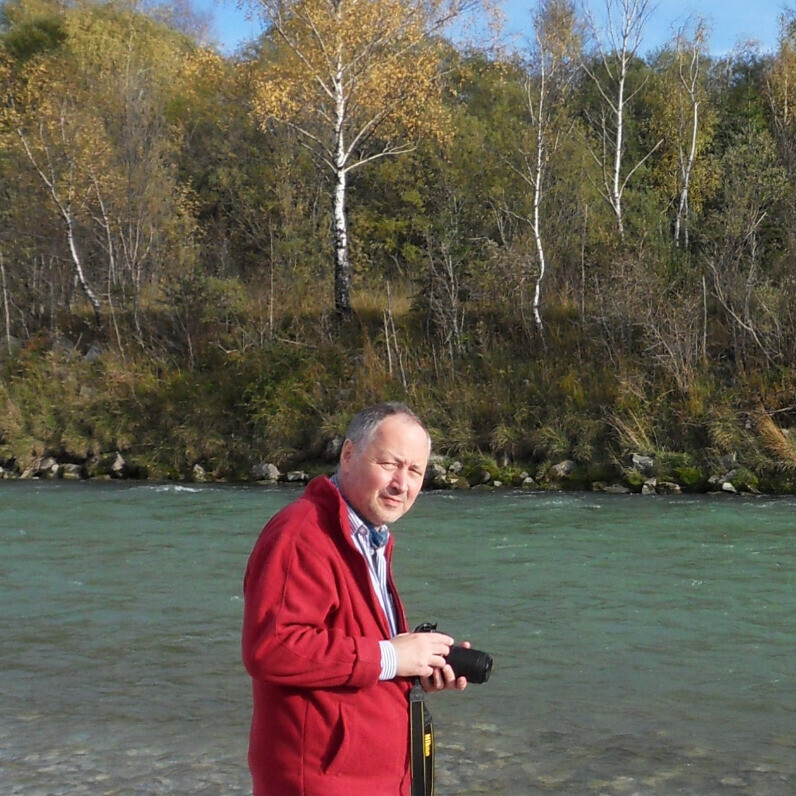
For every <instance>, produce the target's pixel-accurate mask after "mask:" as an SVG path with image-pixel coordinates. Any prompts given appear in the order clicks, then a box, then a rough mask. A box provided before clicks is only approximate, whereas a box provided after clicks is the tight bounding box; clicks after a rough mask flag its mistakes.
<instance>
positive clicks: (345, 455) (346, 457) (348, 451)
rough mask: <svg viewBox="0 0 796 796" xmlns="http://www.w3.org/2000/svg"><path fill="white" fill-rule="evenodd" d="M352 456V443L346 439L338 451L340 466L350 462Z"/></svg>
mask: <svg viewBox="0 0 796 796" xmlns="http://www.w3.org/2000/svg"><path fill="white" fill-rule="evenodd" d="M353 455H354V443H353V442H351V440H350V439H347V440H346V441H345V442H344V443H343V447H342V448H341V449H340V464H341V465H344V464H345V465H347V464H348V463H349V462H350V461H351V457H352V456H353Z"/></svg>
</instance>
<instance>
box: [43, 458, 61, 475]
mask: <svg viewBox="0 0 796 796" xmlns="http://www.w3.org/2000/svg"><path fill="white" fill-rule="evenodd" d="M38 470H39V475H43V476H46V477H47V478H52V477H54V476H56V475H58V462H57V461H56V460H55V457H54V456H43V457H42V458H41V459H39V462H38Z"/></svg>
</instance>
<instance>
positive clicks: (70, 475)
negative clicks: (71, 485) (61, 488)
mask: <svg viewBox="0 0 796 796" xmlns="http://www.w3.org/2000/svg"><path fill="white" fill-rule="evenodd" d="M84 477H85V470H84V469H83V465H82V464H62V465H61V478H63V479H64V480H65V481H80V480H82V479H83V478H84Z"/></svg>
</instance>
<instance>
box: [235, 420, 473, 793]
mask: <svg viewBox="0 0 796 796" xmlns="http://www.w3.org/2000/svg"><path fill="white" fill-rule="evenodd" d="M430 451H431V440H430V437H429V435H428V432H427V431H426V429H425V427H424V426H423V424H422V423H421V422H420V420H419V419H418V418H417V416H416V415H415V414H414V413H413V412H412V411H411V410H410V409H409V408H408V407H407V406H405V405H404V404H378V405H376V406H373V407H370V408H368V409H364V410H363V411H361V412H359V413H358V414H357V415H356V416H355V417H354V419H353V420H352V421H351V424H350V425H349V427H348V431H347V432H346V439H345V442H344V443H343V447H342V450H341V452H340V464H339V468H338V472H337V474H336V475H335V476H334V478H333V479H329V478H326V477H325V476H323V477H319V478H315V479H313V480H312V481H311V482H310V484H309V485H308V486H307V489H306V490H305V492H304V494H303V496H302V497H301V498H300V499H299V500H297V501H296V502H294V503H292V504H291V505H289V506H287V507H286V508H284V509H282V511H280V512H279V513H278V514H276V516H275V517H274V518H273V519H272V520H271V521H270V522H269V523H268V525H266V526H265V528H264V529H263V531H262V533H261V534H260V538H259V539H258V541H257V543H256V544H255V547H254V550H253V551H252V554H251V557H250V559H249V564H248V567H247V569H246V576H245V579H244V600H245V607H244V621H243V661H244V664H245V666H246V669H247V670H248V672H249V674H250V675H251V677H252V684H253V703H254V709H253V716H252V726H251V736H250V744H249V767H250V769H251V773H252V779H253V782H254V796H396V794H401V796H405V795H406V794H408V793H409V791H410V773H409V703H408V692H409V689H410V687H411V684H412V679H413V678H415V677H421V678H424V680H423V686H424V688H425V690H427V691H434V690H443V689H446V688H457V689H459V690H461V689H463V688H465V686H466V684H467V681H466V679H465V678H464V677H459V678H458V679H457V678H456V677H455V675H454V673H453V671H452V669H451V667H450V666H449V665H448V664H446V663H445V656H446V655H447V654H448V651H449V649H450V645H451V644H452V643H453V639H452V638H451V637H450V636H447V635H445V634H444V633H409V632H407V623H406V617H405V615H404V609H403V606H402V605H401V601H400V599H399V597H398V594H397V592H396V590H395V585H394V583H393V580H392V574H391V572H390V558H391V555H392V547H393V540H392V537H391V535H390V534H389V532H388V529H387V524H388V523H392V522H395V521H396V520H397V519H399V518H400V517H402V516H403V515H404V514H405V513H406V512H407V511H408V510H409V509H410V508H411V507H412V504H413V503H414V502H415V498H416V497H417V495H418V493H419V491H420V487H421V486H422V484H423V476H424V474H425V470H426V464H427V462H428V457H429V453H430Z"/></svg>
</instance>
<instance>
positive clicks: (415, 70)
mask: <svg viewBox="0 0 796 796" xmlns="http://www.w3.org/2000/svg"><path fill="white" fill-rule="evenodd" d="M262 5H263V8H264V13H265V14H266V15H267V16H269V18H270V20H271V21H272V23H273V30H274V39H275V41H276V43H277V45H278V47H277V50H276V52H275V53H270V54H269V55H270V60H269V61H267V62H263V63H261V64H258V65H256V70H257V73H256V75H255V76H254V79H253V85H254V96H253V98H252V104H253V108H254V113H255V116H256V117H257V118H258V119H259V120H260V121H261V122H263V123H265V122H267V121H269V120H277V121H281V122H286V123H289V124H292V125H295V126H297V127H299V128H302V126H304V125H307V124H308V123H310V122H320V123H321V125H322V126H324V128H325V130H326V131H327V136H326V138H325V139H324V140H323V142H322V145H323V147H324V148H325V152H326V154H327V155H329V154H331V152H332V151H333V150H334V147H335V144H336V143H337V140H338V139H337V133H338V131H340V132H342V134H343V135H344V137H345V139H346V141H345V144H344V145H345V146H348V145H349V144H350V143H351V142H353V141H354V140H355V139H356V137H357V136H361V137H362V140H363V141H364V140H367V141H368V142H369V143H370V144H373V143H374V136H375V138H377V139H379V140H381V141H382V142H384V141H389V142H390V146H391V147H394V146H396V143H395V142H396V140H397V139H401V140H404V141H406V142H412V141H414V140H416V139H417V138H418V137H420V136H422V135H428V136H433V137H435V138H438V139H441V140H445V139H446V138H447V136H448V135H449V130H450V127H451V125H450V119H449V116H448V114H447V111H446V110H444V108H443V105H442V102H441V97H440V83H439V77H440V56H439V53H438V52H437V51H436V50H435V48H434V46H433V43H432V42H431V39H430V37H429V35H428V27H427V25H428V22H429V18H430V16H429V15H430V14H431V15H432V16H433V13H434V11H435V10H439V9H440V8H441V7H442V6H443V3H441V2H440V0H436V2H431V3H423V2H419V0H412V1H411V2H410V1H407V0H381V1H380V2H374V0H340V2H336V3H330V2H326V1H325V0H300V1H299V2H295V3H291V4H288V8H287V10H285V8H284V4H282V3H271V2H265V1H264V2H263V3H262ZM315 140H316V143H321V142H319V141H318V139H317V137H316V139H315ZM361 154H362V153H361V152H360V156H361Z"/></svg>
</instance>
